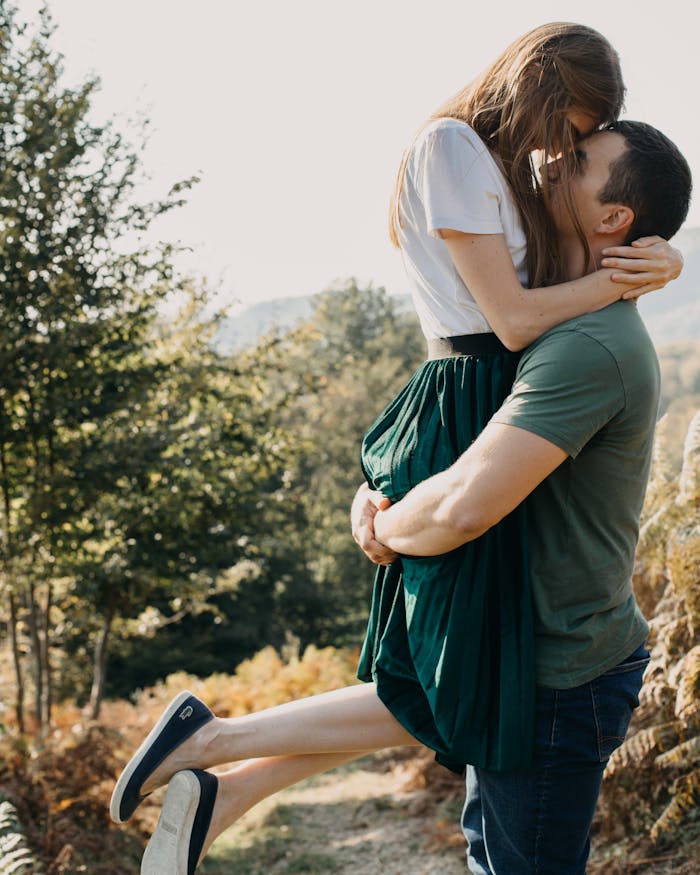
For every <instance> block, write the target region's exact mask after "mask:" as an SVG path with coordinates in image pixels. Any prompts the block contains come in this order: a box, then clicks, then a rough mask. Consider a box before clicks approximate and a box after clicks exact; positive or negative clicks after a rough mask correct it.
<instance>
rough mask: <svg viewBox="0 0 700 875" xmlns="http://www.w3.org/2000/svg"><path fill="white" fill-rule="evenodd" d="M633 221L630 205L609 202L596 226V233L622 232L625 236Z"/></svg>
mask: <svg viewBox="0 0 700 875" xmlns="http://www.w3.org/2000/svg"><path fill="white" fill-rule="evenodd" d="M633 222H634V211H633V210H632V209H630V207H625V206H623V205H622V204H609V205H608V206H607V207H606V210H605V215H604V216H603V217H602V219H601V220H600V222H599V223H598V225H597V226H596V229H595V232H596V234H604V235H606V236H607V235H610V234H614V235H615V236H618V235H619V234H621V233H623V232H624V234H623V236H625V237H626V236H627V232H628V230H629V229H630V228H631V226H632V223H633Z"/></svg>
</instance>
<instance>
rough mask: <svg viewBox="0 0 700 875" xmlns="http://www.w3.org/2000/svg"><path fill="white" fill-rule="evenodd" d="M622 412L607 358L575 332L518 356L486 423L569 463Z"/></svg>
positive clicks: (619, 388)
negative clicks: (508, 386) (537, 440)
mask: <svg viewBox="0 0 700 875" xmlns="http://www.w3.org/2000/svg"><path fill="white" fill-rule="evenodd" d="M624 406H625V393H624V387H623V383H622V379H621V376H620V372H619V370H618V367H617V363H616V361H615V359H614V357H613V356H612V355H611V354H610V352H609V351H608V350H607V349H606V348H605V347H604V346H603V345H602V344H601V343H600V342H599V341H597V340H595V339H594V338H592V337H589V336H588V335H586V334H583V333H581V332H580V331H562V332H559V333H557V334H556V335H553V336H550V337H545V338H544V339H543V340H541V341H540V342H539V343H538V344H536V346H535V347H533V348H531V349H530V350H527V351H526V352H525V353H524V355H523V358H522V359H521V361H520V365H519V366H518V372H517V374H516V379H515V384H514V385H513V389H512V391H511V394H510V395H509V396H508V398H506V400H505V401H504V402H503V406H502V407H501V408H500V409H499V410H497V411H496V413H495V414H494V415H493V417H492V420H491V421H492V422H500V423H503V424H505V425H515V426H518V427H519V428H523V429H525V430H526V431H529V432H532V433H533V434H536V435H539V436H540V437H543V438H545V439H546V440H548V441H551V442H552V443H553V444H556V446H558V447H559V448H560V449H562V450H564V452H565V453H567V454H568V455H569V456H572V457H573V458H575V457H576V456H577V455H578V454H579V453H580V452H581V450H582V449H583V447H584V446H585V445H586V444H587V443H588V442H589V441H590V440H591V439H592V438H593V437H594V435H595V434H597V432H599V431H600V430H601V429H602V428H603V427H604V426H605V425H606V424H607V423H608V422H609V421H610V420H611V419H612V418H613V417H614V416H615V415H616V414H617V413H618V412H619V411H620V410H622V409H623V408H624Z"/></svg>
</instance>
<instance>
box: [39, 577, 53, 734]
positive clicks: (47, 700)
mask: <svg viewBox="0 0 700 875" xmlns="http://www.w3.org/2000/svg"><path fill="white" fill-rule="evenodd" d="M52 604H53V586H52V585H51V581H49V583H48V584H47V585H46V603H45V605H44V609H43V613H42V617H41V620H42V630H41V639H40V640H41V675H42V684H41V689H42V696H41V725H42V727H44V728H45V729H49V728H50V726H51V710H52V705H53V675H52V672H51V628H50V620H51V607H52Z"/></svg>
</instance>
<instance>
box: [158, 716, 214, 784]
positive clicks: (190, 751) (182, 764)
mask: <svg viewBox="0 0 700 875" xmlns="http://www.w3.org/2000/svg"><path fill="white" fill-rule="evenodd" d="M218 722H219V719H218V718H216V717H215V718H214V719H213V720H211V721H210V722H209V723H205V724H204V726H202V727H200V728H199V729H198V730H197V732H195V733H194V735H191V736H190V737H189V738H186V739H185V740H184V741H183V742H182V744H180V745H178V747H176V748H175V750H174V751H172V753H170V754H169V755H168V756H167V757H166V758H165V759H164V760H163V762H162V763H161V764H160V765H159V766H157V767H156V769H155V770H154V771H153V772H151V774H150V775H149V776H148V778H147V779H146V780H145V781H144V784H143V787H142V789H141V793H142V795H144V796H146V795H147V794H148V793H152V792H153V791H154V790H157V789H158V788H159V787H162V786H164V785H165V784H167V783H168V781H169V780H170V779H171V778H172V776H173V775H174V774H175V772H181V771H184V770H185V769H206V768H208V767H209V766H213V765H216V760H211V758H210V756H211V755H210V754H209V749H210V747H211V744H212V742H213V741H214V739H215V738H216V736H217V734H218V729H217V724H218Z"/></svg>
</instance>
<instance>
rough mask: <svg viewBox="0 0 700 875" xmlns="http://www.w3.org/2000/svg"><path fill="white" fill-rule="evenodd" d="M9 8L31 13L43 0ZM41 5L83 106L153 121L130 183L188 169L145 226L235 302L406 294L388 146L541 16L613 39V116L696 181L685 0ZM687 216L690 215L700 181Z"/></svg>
mask: <svg viewBox="0 0 700 875" xmlns="http://www.w3.org/2000/svg"><path fill="white" fill-rule="evenodd" d="M18 5H19V8H20V12H21V14H22V16H24V17H29V16H32V15H35V14H36V11H37V9H38V8H39V6H40V2H39V0H19V4H18ZM479 7H480V8H479ZM49 8H50V9H51V11H52V13H53V17H54V21H55V23H56V24H57V25H58V30H57V32H56V34H55V36H54V45H55V47H56V48H57V49H58V50H60V51H61V52H62V53H63V54H64V56H65V69H66V83H67V84H77V83H78V82H80V81H82V80H83V79H84V78H85V77H86V76H88V75H93V74H97V75H98V76H99V77H100V79H101V88H100V91H99V93H98V94H97V95H96V98H95V101H94V108H93V118H94V119H95V120H97V121H104V120H106V119H108V118H115V119H116V123H117V125H118V126H119V127H122V128H124V129H126V128H128V124H129V120H130V119H135V118H138V117H146V118H148V119H149V121H150V127H151V135H150V139H149V142H148V145H147V147H146V148H145V150H144V151H143V154H142V159H143V164H144V169H145V170H146V172H147V173H148V175H149V176H150V180H149V181H148V182H144V184H143V187H142V189H141V190H140V191H139V192H138V193H139V194H140V195H142V197H143V199H147V198H148V197H151V196H153V195H162V194H165V193H166V192H167V190H168V189H169V187H170V186H171V185H172V184H173V183H174V182H176V181H178V180H180V179H184V178H188V177H190V176H192V175H194V174H197V175H200V176H201V182H200V183H199V184H198V185H197V187H196V189H195V190H194V191H193V192H192V193H191V195H190V196H189V201H188V203H187V205H186V206H184V207H183V208H182V209H180V210H178V211H177V212H176V213H173V214H171V215H170V216H168V217H165V218H163V219H161V220H159V221H158V223H157V224H156V225H155V226H154V228H153V229H152V232H151V234H152V236H153V239H167V240H172V241H177V240H179V241H181V242H182V243H183V244H185V245H187V246H188V247H192V251H191V252H190V253H188V254H187V255H186V256H185V257H183V258H182V259H181V265H180V266H181V268H182V269H183V270H185V271H188V272H191V273H193V274H194V275H196V276H204V277H206V278H207V279H208V281H209V282H210V283H211V284H212V285H213V286H216V287H217V288H218V289H219V301H220V303H222V304H230V305H233V306H234V311H235V309H237V308H238V309H240V308H243V307H246V306H250V305H251V304H254V303H256V302H258V301H262V300H267V299H272V298H278V297H286V296H297V295H307V294H313V293H315V292H319V291H322V290H323V289H326V288H331V287H333V286H334V285H337V284H339V283H342V282H343V281H345V280H346V279H347V278H349V277H355V278H357V280H358V282H360V283H362V284H368V283H372V284H374V285H375V286H384V287H385V288H386V289H387V290H388V291H389V292H391V293H395V294H399V293H404V292H406V291H407V286H406V282H405V280H404V275H403V268H402V265H401V259H400V256H399V254H398V253H397V252H396V250H394V249H393V247H392V246H391V244H390V243H389V240H388V236H387V211H388V202H389V197H390V194H391V189H392V186H393V182H394V178H395V174H396V169H397V167H398V164H399V161H400V158H401V155H402V152H403V150H404V149H405V147H406V146H407V145H408V144H409V142H410V140H411V137H412V135H413V133H414V132H415V131H416V129H417V128H418V127H419V126H420V125H421V124H422V122H423V121H424V120H425V118H426V117H427V116H428V115H429V114H430V113H431V112H432V111H433V110H434V109H435V108H436V107H437V106H438V105H439V104H440V103H442V102H443V101H444V100H445V99H446V98H447V97H448V96H450V95H451V94H453V93H454V92H456V91H457V90H459V89H460V88H462V87H463V86H464V85H466V84H467V83H468V82H469V81H471V79H473V78H474V77H475V76H476V75H478V74H479V73H480V72H481V71H482V70H483V69H484V68H485V67H486V66H488V64H490V63H491V62H492V61H493V60H495V58H496V57H497V56H498V55H499V54H500V52H501V51H502V50H503V49H504V48H505V47H506V46H507V45H508V43H510V42H511V41H512V40H513V39H515V38H516V37H517V36H519V35H520V34H522V33H525V32H526V31H527V30H530V29H531V28H533V27H536V26H537V25H538V24H542V23H544V22H546V21H552V20H569V21H577V22H581V23H584V24H588V25H590V26H592V27H595V28H596V29H598V30H600V31H601V32H602V33H604V34H605V35H606V36H607V37H608V39H609V40H610V41H611V43H612V44H613V45H614V46H615V48H616V49H617V51H618V53H619V55H620V59H621V63H622V70H623V74H624V76H625V81H626V84H627V88H628V97H627V105H626V111H625V116H626V117H627V118H635V119H639V120H642V121H647V122H650V123H652V124H654V125H656V126H657V127H659V128H660V129H661V130H662V131H664V133H666V134H667V135H668V136H669V137H671V139H672V140H674V142H676V144H677V145H678V146H679V147H680V149H681V150H682V151H683V152H684V154H685V155H686V157H687V158H688V161H689V163H690V165H691V169H692V170H693V171H694V175H695V176H696V178H697V179H698V180H700V114H699V113H698V112H697V83H698V66H699V63H698V61H699V59H698V43H697V34H698V32H699V25H700V6H699V5H698V4H695V3H692V4H691V3H690V2H688V0H667V2H665V3H664V4H658V3H656V2H654V3H652V2H649V0H640V2H638V3H637V4H635V5H632V4H628V3H622V2H619V0H618V2H617V3H615V2H614V0H606V2H602V0H588V2H576V3H574V2H570V0H561V2H558V3H556V4H554V3H551V2H544V0H534V2H523V0H501V2H497V3H496V2H488V0H487V2H482V3H481V4H478V3H476V2H474V0H430V2H428V0H423V2H417V0H352V2H347V0H344V2H339V0H293V2H291V0H246V2H242V0H197V2H192V0H119V2H116V0H49ZM698 185H699V186H700V182H699V183H698ZM688 225H690V226H700V195H699V196H698V197H696V198H695V201H694V203H693V205H692V207H691V213H690V216H689V220H688Z"/></svg>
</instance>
